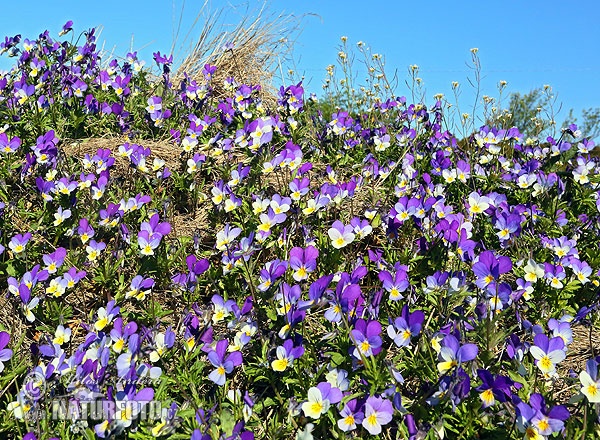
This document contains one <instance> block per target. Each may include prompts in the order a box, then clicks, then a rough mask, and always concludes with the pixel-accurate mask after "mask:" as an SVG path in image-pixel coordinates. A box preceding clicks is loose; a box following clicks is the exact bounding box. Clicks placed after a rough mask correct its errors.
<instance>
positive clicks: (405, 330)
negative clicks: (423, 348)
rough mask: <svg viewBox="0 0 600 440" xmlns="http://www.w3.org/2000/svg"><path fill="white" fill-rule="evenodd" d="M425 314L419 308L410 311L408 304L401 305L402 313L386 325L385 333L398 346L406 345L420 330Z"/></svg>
mask: <svg viewBox="0 0 600 440" xmlns="http://www.w3.org/2000/svg"><path fill="white" fill-rule="evenodd" d="M424 320H425V314H424V313H423V312H422V311H421V310H415V311H414V312H412V313H410V312H409V311H408V306H407V305H404V306H403V307H402V315H401V316H399V317H398V318H396V319H395V320H394V323H393V324H390V325H388V327H387V334H388V336H389V337H390V338H392V339H393V340H394V343H395V344H396V345H397V346H398V347H407V346H409V345H410V342H411V339H412V338H415V337H417V336H418V335H419V333H420V332H421V327H422V325H423V321H424Z"/></svg>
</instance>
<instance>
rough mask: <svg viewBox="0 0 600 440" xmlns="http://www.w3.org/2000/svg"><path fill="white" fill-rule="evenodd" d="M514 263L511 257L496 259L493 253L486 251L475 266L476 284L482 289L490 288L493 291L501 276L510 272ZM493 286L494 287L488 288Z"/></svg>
mask: <svg viewBox="0 0 600 440" xmlns="http://www.w3.org/2000/svg"><path fill="white" fill-rule="evenodd" d="M511 269H512V262H511V261H510V258H509V257H504V256H500V257H496V256H495V255H494V253H493V252H492V251H484V252H482V253H481V254H480V255H479V258H478V260H477V262H476V263H475V264H473V273H475V276H476V277H477V280H476V281H475V284H476V285H477V287H479V288H480V289H485V288H488V289H490V290H493V286H494V285H495V284H492V283H495V282H496V281H498V279H499V278H500V275H502V274H504V273H507V272H510V270H511ZM490 285H492V287H488V286H490Z"/></svg>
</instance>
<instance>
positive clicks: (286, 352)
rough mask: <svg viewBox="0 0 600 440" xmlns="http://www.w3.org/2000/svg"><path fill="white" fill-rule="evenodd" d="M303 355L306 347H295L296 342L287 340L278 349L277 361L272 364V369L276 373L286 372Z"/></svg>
mask: <svg viewBox="0 0 600 440" xmlns="http://www.w3.org/2000/svg"><path fill="white" fill-rule="evenodd" d="M303 354H304V347H303V346H302V345H299V346H297V347H294V341H293V340H292V339H286V340H285V341H284V343H283V345H280V346H279V347H277V350H276V356H277V359H275V360H274V361H273V362H271V368H273V370H275V371H285V369H286V368H287V367H288V366H290V365H291V364H292V363H293V362H294V360H295V359H298V358H299V357H301V356H302V355H303Z"/></svg>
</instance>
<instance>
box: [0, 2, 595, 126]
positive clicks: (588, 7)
mask: <svg viewBox="0 0 600 440" xmlns="http://www.w3.org/2000/svg"><path fill="white" fill-rule="evenodd" d="M4 3H5V4H3V6H2V14H1V15H0V34H1V35H0V36H2V37H3V36H5V35H14V34H16V33H20V34H22V36H23V37H29V38H35V37H36V36H37V35H38V34H39V33H40V32H42V31H43V30H45V29H46V28H47V29H49V30H50V31H51V33H52V35H53V36H56V34H57V32H58V31H59V30H60V27H61V26H62V24H64V22H66V21H67V20H69V19H70V20H73V21H74V25H75V30H76V31H78V32H79V31H82V30H85V29H88V28H90V27H96V26H102V28H103V30H102V33H101V35H100V38H99V43H100V44H102V43H104V44H105V49H109V50H110V49H113V48H114V51H115V52H114V53H115V54H117V55H121V56H124V55H125V54H126V53H127V52H128V51H129V49H130V47H131V44H132V41H133V46H132V47H133V49H134V50H138V51H139V53H140V54H141V56H142V58H143V59H145V60H146V61H147V63H148V64H152V52H154V51H157V50H160V51H161V52H163V53H164V52H169V50H170V48H171V44H172V41H173V35H174V30H175V28H176V26H177V22H178V20H179V17H180V15H181V10H182V5H184V2H183V0H143V1H142V0H120V1H115V0H103V1H102V2H96V1H85V0H62V1H57V0H55V1H39V0H32V1H29V2H27V6H26V7H25V6H24V4H23V3H20V2H13V1H11V2H4ZM202 4H203V1H200V0H187V1H186V2H185V7H184V10H183V11H184V14H183V20H182V25H181V28H182V31H181V34H182V35H183V34H185V32H187V30H189V29H190V27H191V23H192V22H193V20H194V18H195V17H196V15H197V12H198V11H199V10H200V8H201V6H202ZM260 4H261V3H260V2H257V1H251V2H249V3H242V2H240V1H238V0H232V1H230V2H227V1H218V0H212V1H210V2H209V5H210V8H211V9H213V10H216V9H219V8H220V7H228V8H230V7H231V6H232V5H233V6H235V7H236V8H237V9H236V10H234V11H233V12H230V13H229V14H226V15H225V16H224V17H225V21H228V22H230V23H233V22H235V21H236V20H237V18H238V17H239V16H240V14H242V13H243V11H245V10H246V7H247V5H250V6H249V8H250V10H252V9H253V8H256V7H257V6H256V5H258V6H259V5H260ZM425 5H426V6H425ZM24 8H25V9H27V11H25V9H24ZM267 8H268V10H269V11H270V12H271V13H273V14H278V13H282V12H284V13H287V14H294V15H295V16H297V17H302V19H301V28H302V31H301V33H300V35H299V37H298V39H297V41H296V45H295V50H294V58H295V60H296V67H297V71H298V72H301V73H304V75H305V76H306V81H305V84H307V87H306V88H307V90H308V91H311V92H315V93H320V90H321V84H322V80H323V79H324V77H325V68H326V66H327V65H328V64H333V63H334V62H335V59H336V55H337V52H338V45H339V43H340V37H341V36H342V35H345V36H347V37H348V42H349V43H351V44H352V45H355V44H356V43H357V42H358V41H361V40H362V41H364V42H365V43H366V44H367V45H368V46H369V47H371V49H372V51H373V52H377V53H380V54H382V55H384V56H385V58H386V65H387V68H388V71H389V72H392V71H393V70H394V69H398V73H399V75H400V78H401V79H402V82H403V81H404V80H405V79H407V78H408V74H407V69H408V66H409V65H411V64H417V65H419V66H420V73H419V74H420V76H421V77H422V78H423V81H424V84H425V88H426V91H427V99H428V103H431V102H432V100H433V98H432V97H433V95H434V94H435V93H445V94H446V96H447V97H450V96H451V89H450V83H451V82H452V81H458V82H460V83H461V85H462V87H463V98H461V103H462V99H464V101H465V102H464V105H465V106H467V105H470V104H471V102H470V101H469V96H470V91H469V86H468V84H467V77H468V76H469V75H470V71H469V69H468V68H467V67H466V65H465V63H466V62H468V61H469V60H470V52H469V49H470V48H473V47H477V48H479V57H480V59H481V63H482V70H483V75H484V81H483V84H482V85H483V93H484V94H488V95H490V96H496V95H497V91H496V84H497V83H498V81H500V80H506V81H507V82H508V87H507V91H508V92H528V91H529V90H531V89H533V88H535V87H539V86H542V85H543V84H549V85H551V86H552V87H553V90H554V91H555V92H556V93H557V95H558V101H559V102H562V103H563V111H562V112H561V113H560V114H559V116H558V118H557V119H558V120H559V121H561V120H562V119H564V118H565V117H566V116H567V111H568V109H570V108H573V109H575V111H576V114H578V113H579V112H580V110H581V109H583V108H589V107H600V56H599V54H600V23H599V21H600V2H597V1H594V0H584V1H577V2H566V1H564V0H546V1H538V0H527V1H522V0H520V1H516V0H505V1H501V2H496V1H481V0H480V1H444V0H429V1H427V2H417V1H405V0H371V1H364V0H361V1H359V0H346V1H344V2H339V1H333V0H298V1H295V2H292V1H289V0H268V2H267ZM198 32H199V29H197V30H196V33H198ZM192 37H193V35H192ZM132 38H133V40H132ZM180 40H181V38H180ZM9 63H10V61H9V60H8V59H7V58H6V57H2V58H1V59H0V69H7V68H8V67H9V66H10V64H9ZM398 92H399V94H401V95H407V94H408V90H407V89H406V88H405V87H401V88H400V89H399V91H398Z"/></svg>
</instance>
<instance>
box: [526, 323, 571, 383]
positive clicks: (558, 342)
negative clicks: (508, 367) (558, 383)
mask: <svg viewBox="0 0 600 440" xmlns="http://www.w3.org/2000/svg"><path fill="white" fill-rule="evenodd" d="M533 343H534V345H532V346H531V347H530V348H529V352H530V353H531V355H532V356H533V357H534V359H535V363H536V365H537V366H538V368H539V369H540V371H541V372H542V373H543V374H544V375H546V376H552V375H554V374H555V373H556V365H557V364H558V363H559V362H561V361H563V360H564V359H565V357H566V353H565V350H564V348H565V343H564V340H563V338H561V337H554V338H552V339H549V338H548V336H546V335H545V334H543V333H538V334H537V335H535V337H534V338H533Z"/></svg>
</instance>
